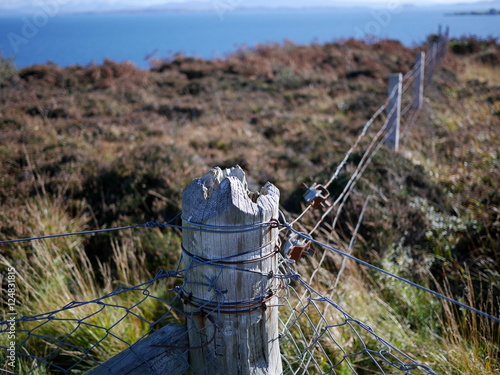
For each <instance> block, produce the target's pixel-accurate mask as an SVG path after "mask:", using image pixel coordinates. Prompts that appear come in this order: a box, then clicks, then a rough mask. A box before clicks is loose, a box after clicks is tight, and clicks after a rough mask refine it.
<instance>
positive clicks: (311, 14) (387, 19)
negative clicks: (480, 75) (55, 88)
mask: <svg viewBox="0 0 500 375" xmlns="http://www.w3.org/2000/svg"><path fill="white" fill-rule="evenodd" d="M438 25H443V27H444V26H449V27H450V34H451V36H452V37H458V36H462V35H478V36H481V37H487V36H495V37H498V36H499V35H500V28H499V25H500V16H446V15H445V11H444V10H443V9H425V8H423V9H419V8H408V9H406V8H400V9H394V10H391V9H382V10H369V9H333V8H332V9H300V10H298V9H297V10H291V9H288V10H283V9H274V10H233V11H230V10H229V11H227V12H226V13H224V14H217V13H216V12H215V11H214V12H209V11H207V12H200V13H188V12H184V13H183V12H172V13H138V14H115V15H111V14H108V15H104V14H80V15H62V14H49V13H43V12H39V13H36V14H33V15H23V16H21V15H19V16H10V17H2V16H1V15H0V52H2V53H3V55H4V56H9V57H13V58H14V60H15V63H16V66H18V67H26V66H30V65H33V64H41V63H46V62H48V61H51V62H53V63H56V64H58V65H60V66H68V65H73V64H80V65H87V64H89V63H91V62H96V63H101V62H102V60H103V59H104V58H110V59H112V60H115V61H120V62H121V61H132V62H133V63H135V64H136V65H138V66H140V67H148V63H147V61H146V59H145V58H146V56H147V55H150V54H152V53H155V54H156V56H157V57H165V56H168V55H169V54H173V53H177V52H182V53H184V54H186V55H190V56H197V57H203V58H214V57H224V56H226V55H228V54H229V53H231V52H233V51H235V50H236V49H237V48H238V47H240V46H242V45H247V46H253V45H255V44H256V43H265V42H282V41H283V40H285V39H288V40H292V41H293V42H295V43H297V44H306V43H311V42H320V43H321V42H327V41H332V40H336V39H342V38H350V37H356V38H362V37H364V36H365V35H366V34H372V35H373V36H375V37H379V38H391V39H398V40H400V41H401V42H402V43H403V44H405V45H407V46H411V45H414V44H420V43H421V42H423V41H425V39H426V37H427V36H428V35H429V34H431V33H436V32H437V31H438Z"/></svg>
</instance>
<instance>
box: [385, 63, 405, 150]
mask: <svg viewBox="0 0 500 375" xmlns="http://www.w3.org/2000/svg"><path fill="white" fill-rule="evenodd" d="M402 86H403V75H402V74H401V73H397V74H392V75H390V76H389V88H388V90H387V92H388V97H389V105H388V106H387V116H388V117H387V138H386V140H385V144H386V145H387V147H389V148H390V149H392V150H394V151H396V152H398V150H399V124H400V117H401V91H402Z"/></svg>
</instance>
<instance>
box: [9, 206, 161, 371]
mask: <svg viewBox="0 0 500 375" xmlns="http://www.w3.org/2000/svg"><path fill="white" fill-rule="evenodd" d="M67 208H68V207H67V206H66V205H65V203H64V202H62V200H52V199H50V198H47V197H45V196H39V197H36V198H34V199H33V200H31V201H30V202H29V203H28V204H27V205H26V211H25V214H26V217H27V218H28V220H27V222H26V223H24V225H25V227H26V233H27V235H33V236H35V235H44V234H54V233H71V232H80V231H83V230H85V229H87V223H88V220H89V217H88V215H87V214H85V213H84V210H83V209H84V208H85V207H81V210H80V212H77V214H76V215H75V216H74V217H73V216H70V215H69V214H68V212H67ZM134 237H135V236H134V235H133V234H130V237H128V238H122V239H114V240H112V249H113V254H112V256H111V259H110V261H109V262H108V263H104V262H101V261H99V260H97V263H96V264H92V263H91V261H90V259H89V257H88V256H87V254H86V253H85V249H84V246H83V243H84V239H83V237H82V236H71V237H61V238H55V239H48V240H39V241H32V242H30V243H29V244H22V245H15V246H13V248H12V249H11V254H13V257H12V258H7V257H5V256H3V255H2V256H0V266H1V267H14V268H15V269H16V277H17V285H18V290H17V297H18V299H19V306H18V310H17V312H18V314H19V316H36V315H38V314H44V313H50V312H53V311H58V310H60V309H62V308H63V307H64V306H66V305H68V303H70V302H72V301H76V302H90V301H94V300H96V299H100V298H101V297H103V296H105V295H107V294H108V293H111V292H112V291H113V290H115V289H116V288H117V287H119V286H129V287H131V286H135V285H139V284H142V283H143V282H146V281H148V280H150V279H152V278H153V275H152V274H151V273H149V271H148V267H147V266H146V255H145V253H144V251H143V249H142V248H141V246H137V243H140V242H139V241H134ZM167 289H168V286H166V285H165V283H160V282H157V283H155V284H153V285H152V286H151V288H150V289H149V291H150V292H151V293H152V294H153V295H155V296H158V297H162V296H163V297H165V296H166V293H167ZM142 300H144V301H143V302H142V303H140V304H139V302H140V301H142ZM102 303H104V304H108V306H105V305H103V304H102ZM165 309H166V307H165V306H163V304H162V303H160V301H159V300H157V299H152V298H146V295H144V294H142V291H140V290H139V291H129V292H126V293H121V294H117V295H115V296H114V297H111V298H107V299H103V300H102V301H101V303H88V304H84V305H81V306H78V307H76V308H71V309H65V310H64V311H59V312H57V313H56V314H54V315H52V318H51V319H48V320H47V321H44V320H42V321H27V322H20V323H18V327H17V328H18V330H20V331H21V330H22V331H27V332H28V333H26V332H20V333H19V335H18V337H16V339H17V343H18V344H19V343H21V342H24V344H23V346H22V350H23V352H24V353H25V354H26V355H34V356H36V357H39V358H41V357H44V356H47V355H48V361H49V362H52V363H54V364H56V365H58V366H62V367H64V368H70V367H71V366H73V365H74V364H75V363H77V362H79V361H82V365H81V366H77V367H76V368H75V369H73V371H74V372H75V373H76V372H77V371H78V369H85V368H88V367H89V366H93V365H94V363H95V362H91V361H89V360H88V358H87V357H90V358H92V359H93V361H104V360H106V359H107V358H109V357H110V356H112V355H114V354H116V353H118V352H120V351H122V350H124V349H125V348H127V347H128V346H129V345H130V344H132V343H134V342H135V341H137V339H139V338H140V337H142V336H143V335H145V334H146V333H148V331H149V330H150V329H151V325H150V324H149V322H154V321H155V320H156V319H158V317H159V316H161V315H162V314H164V312H165ZM4 313H6V312H4ZM138 317H140V318H138ZM4 318H5V319H7V318H6V316H5V315H4ZM42 322H43V323H44V324H41V323H42ZM35 335H36V336H35ZM37 337H38V338H37ZM97 344H98V345H97ZM53 351H55V353H54V354H53V355H49V354H50V353H52V352H53ZM16 364H17V370H18V371H19V373H23V370H26V369H29V368H30V367H33V366H34V362H33V361H32V360H31V359H29V358H25V357H24V356H19V360H18V361H17V363H16ZM44 368H45V366H42V367H41V368H40V369H39V370H37V371H39V373H45V370H44Z"/></svg>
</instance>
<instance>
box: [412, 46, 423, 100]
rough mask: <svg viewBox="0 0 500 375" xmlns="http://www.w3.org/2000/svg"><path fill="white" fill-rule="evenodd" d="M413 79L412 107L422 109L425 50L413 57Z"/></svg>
mask: <svg viewBox="0 0 500 375" xmlns="http://www.w3.org/2000/svg"><path fill="white" fill-rule="evenodd" d="M415 66H416V68H417V70H416V71H415V81H414V83H413V109H417V110H420V109H422V106H423V103H424V80H425V79H424V78H425V52H420V53H419V54H417V57H416V59H415Z"/></svg>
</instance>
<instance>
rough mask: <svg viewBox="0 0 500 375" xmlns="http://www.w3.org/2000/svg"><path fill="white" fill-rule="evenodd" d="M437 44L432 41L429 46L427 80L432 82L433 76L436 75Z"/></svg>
mask: <svg viewBox="0 0 500 375" xmlns="http://www.w3.org/2000/svg"><path fill="white" fill-rule="evenodd" d="M436 47H437V44H436V43H434V42H432V43H431V46H430V47H429V66H428V67H427V81H428V82H430V81H431V80H432V76H433V75H434V65H436V49H437V48H436Z"/></svg>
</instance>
